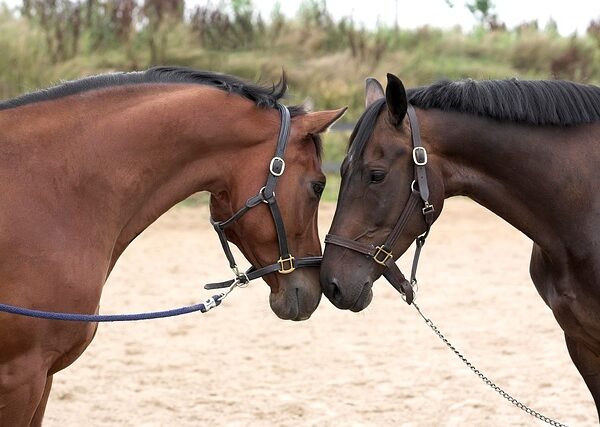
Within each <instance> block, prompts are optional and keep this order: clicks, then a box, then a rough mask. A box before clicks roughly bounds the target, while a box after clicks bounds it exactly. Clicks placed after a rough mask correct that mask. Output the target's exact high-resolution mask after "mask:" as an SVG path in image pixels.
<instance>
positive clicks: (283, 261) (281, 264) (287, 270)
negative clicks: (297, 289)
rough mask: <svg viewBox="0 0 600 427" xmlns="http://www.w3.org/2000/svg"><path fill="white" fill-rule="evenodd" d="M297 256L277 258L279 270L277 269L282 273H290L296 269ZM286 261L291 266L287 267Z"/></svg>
mask: <svg viewBox="0 0 600 427" xmlns="http://www.w3.org/2000/svg"><path fill="white" fill-rule="evenodd" d="M295 259H296V258H294V257H293V256H291V255H290V256H288V257H287V258H285V259H284V258H281V257H279V259H278V260H277V263H278V264H279V270H277V271H278V272H279V273H281V274H290V273H291V272H292V271H294V270H295V269H296V266H295V265H294V260H295ZM286 263H289V264H288V265H289V268H285V267H286Z"/></svg>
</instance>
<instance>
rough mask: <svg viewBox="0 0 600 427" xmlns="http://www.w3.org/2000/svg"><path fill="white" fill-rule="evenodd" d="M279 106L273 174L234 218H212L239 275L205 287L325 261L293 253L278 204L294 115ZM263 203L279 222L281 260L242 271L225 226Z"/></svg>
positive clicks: (228, 259)
mask: <svg viewBox="0 0 600 427" xmlns="http://www.w3.org/2000/svg"><path fill="white" fill-rule="evenodd" d="M277 108H278V110H279V113H280V115H281V126H280V128H279V136H278V138H277V146H276V148H275V155H274V156H273V158H272V159H271V162H270V163H269V175H268V176H267V182H266V183H265V186H264V187H262V188H261V189H260V190H259V191H258V193H257V194H256V195H254V196H252V197H250V198H249V199H248V200H247V201H246V203H245V204H244V206H243V207H242V208H240V209H239V210H238V211H237V212H236V213H234V214H233V215H232V216H231V218H229V219H227V220H225V221H216V220H214V219H212V218H211V219H210V222H211V224H212V226H213V227H214V229H215V231H216V232H217V234H218V235H219V241H220V242H221V246H222V247H223V252H224V253H225V257H227V261H229V267H230V268H231V270H232V271H233V274H234V275H235V278H234V279H231V280H227V281H224V282H219V283H209V284H207V285H204V288H205V289H219V288H227V287H229V286H231V285H233V283H235V282H237V283H238V284H239V285H242V286H243V285H246V284H248V283H249V282H250V281H251V280H255V279H258V278H260V277H263V276H266V275H267V274H271V273H275V272H277V273H280V274H289V273H291V272H293V271H294V270H295V269H296V268H302V267H318V266H319V265H320V264H321V258H322V257H320V256H309V257H302V258H296V257H294V256H292V254H290V251H289V249H288V243H287V235H286V233H285V226H284V225H283V218H282V217H281V211H280V210H279V205H278V204H277V198H276V196H275V187H276V185H277V179H278V178H279V177H280V176H281V175H283V172H284V171H285V160H284V157H285V149H286V148H287V143H288V139H289V136H290V128H291V117H290V112H289V110H288V109H287V107H286V106H284V105H281V104H277ZM261 203H266V204H267V205H268V206H269V210H270V211H271V216H272V217H273V224H274V225H275V231H276V233H277V243H278V245H279V259H278V260H277V261H276V262H274V263H273V264H270V265H267V266H265V267H258V268H257V267H254V266H252V267H250V268H249V269H248V270H247V271H245V272H243V271H240V270H239V268H238V265H237V262H236V261H235V258H234V257H233V253H232V252H231V248H230V247H229V242H228V240H227V237H226V236H225V229H226V228H227V227H228V226H230V225H232V224H233V223H235V222H236V221H237V220H239V219H240V218H241V217H242V216H244V215H245V214H246V212H248V211H249V210H250V209H252V208H253V207H255V206H258V205H260V204H261Z"/></svg>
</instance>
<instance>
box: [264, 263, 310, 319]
mask: <svg viewBox="0 0 600 427" xmlns="http://www.w3.org/2000/svg"><path fill="white" fill-rule="evenodd" d="M296 273H300V272H295V273H293V274H296ZM311 279H312V280H311ZM320 300H321V288H320V285H319V282H318V274H317V275H315V277H307V275H305V274H303V275H301V276H300V275H299V276H296V277H295V278H293V277H292V276H289V277H286V278H285V279H280V278H279V286H278V287H277V292H273V291H271V294H270V295H269V304H270V305H271V310H273V312H274V313H275V314H276V315H277V317H279V318H280V319H283V320H294V321H300V320H307V319H308V318H310V316H311V315H312V314H313V312H314V311H315V310H316V309H317V307H318V305H319V302H320Z"/></svg>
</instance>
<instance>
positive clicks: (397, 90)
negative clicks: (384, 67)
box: [385, 73, 408, 126]
mask: <svg viewBox="0 0 600 427" xmlns="http://www.w3.org/2000/svg"><path fill="white" fill-rule="evenodd" d="M385 101H386V102H387V107H388V113H389V117H390V122H391V123H392V124H393V125H394V126H398V125H399V124H400V123H402V120H404V116H406V109H407V108H408V98H407V97H406V90H405V89H404V85H403V84H402V81H401V80H400V79H399V78H398V77H396V76H395V75H393V74H391V73H388V75H387V87H386V88H385Z"/></svg>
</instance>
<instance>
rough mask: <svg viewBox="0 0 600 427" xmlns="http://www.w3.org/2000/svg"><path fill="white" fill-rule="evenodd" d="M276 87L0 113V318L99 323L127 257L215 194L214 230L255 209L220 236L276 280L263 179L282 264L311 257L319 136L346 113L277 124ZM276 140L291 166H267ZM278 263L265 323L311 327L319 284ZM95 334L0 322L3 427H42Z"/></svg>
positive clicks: (233, 80)
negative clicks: (184, 210) (54, 391)
mask: <svg viewBox="0 0 600 427" xmlns="http://www.w3.org/2000/svg"><path fill="white" fill-rule="evenodd" d="M286 87H287V85H286V80H285V75H283V77H282V79H281V81H280V82H279V83H278V84H275V85H273V86H271V87H269V86H262V85H258V84H251V83H247V82H245V81H243V80H241V79H239V78H237V77H233V76H229V75H225V74H220V73H212V72H208V71H197V70H191V69H184V68H174V67H160V68H154V69H150V70H147V71H144V72H133V73H115V74H107V75H100V76H94V77H89V78H84V79H82V80H77V81H73V82H66V83H63V84H61V85H58V86H55V87H53V88H50V89H47V90H44V91H39V92H34V93H30V94H26V95H23V96H21V97H18V98H15V99H12V100H8V101H4V102H2V103H0V129H2V131H1V132H0V186H1V189H2V191H1V194H2V206H3V209H2V211H1V213H0V224H1V225H2V230H3V234H2V236H3V237H2V239H1V243H0V254H1V261H0V302H1V303H3V304H11V305H15V306H23V307H27V308H32V309H38V310H48V311H55V312H71V313H90V314H93V313H97V312H98V304H99V301H100V295H101V292H102V287H103V285H104V283H105V281H106V279H107V277H108V275H109V274H110V272H111V270H112V269H113V267H114V265H115V263H116V262H117V260H118V259H119V256H120V255H121V254H122V253H123V251H124V250H125V249H126V248H127V246H128V245H129V244H130V243H131V242H132V240H134V239H135V237H136V236H137V235H138V234H140V233H141V232H142V231H143V230H144V229H145V228H146V227H148V225H150V224H151V223H152V222H153V221H155V220H156V219H157V218H158V217H159V216H160V215H162V214H163V213H164V212H166V211H167V210H168V209H169V208H170V207H172V206H173V205H175V204H176V203H178V202H179V201H181V200H183V199H185V198H186V197H188V196H190V195H191V194H193V193H196V192H198V191H208V192H210V194H211V196H210V209H211V214H212V216H213V218H216V219H218V220H221V221H222V220H226V218H228V217H230V216H232V215H233V214H234V213H235V212H236V211H237V210H238V209H240V208H241V207H244V206H245V205H246V204H247V200H248V198H249V197H251V196H254V195H259V198H258V199H256V197H254V198H253V199H256V200H257V201H258V203H255V204H256V207H255V208H253V209H249V210H248V212H247V214H246V215H244V216H243V217H241V218H239V220H238V221H236V222H235V223H233V224H231V226H230V227H227V228H226V229H225V231H224V233H223V235H225V236H226V237H227V238H228V239H229V240H231V241H232V242H233V243H235V244H236V245H237V246H238V247H239V248H240V250H241V251H242V253H243V254H244V255H245V257H246V258H247V259H248V260H249V261H250V262H251V264H252V265H253V266H254V267H256V268H260V267H262V266H265V265H267V264H270V263H271V262H272V261H273V260H275V259H277V255H278V254H279V248H278V238H279V237H280V236H279V235H276V234H275V227H274V219H273V218H272V217H271V213H270V212H269V208H270V207H271V198H273V199H274V194H271V196H268V197H267V196H265V194H264V193H265V190H264V189H263V190H262V191H261V186H264V185H265V181H266V180H267V176H268V175H269V176H270V174H271V175H273V174H275V175H277V176H278V177H279V183H278V185H277V202H278V206H279V207H280V219H282V222H283V225H284V226H285V230H286V234H287V237H288V238H289V241H288V242H287V243H288V244H289V250H290V253H291V254H293V255H295V256H296V257H303V256H319V255H320V254H321V246H320V242H319V238H318V233H317V207H318V202H319V197H320V195H321V192H322V190H323V187H324V185H325V176H324V175H323V172H322V171H321V161H320V152H321V142H320V138H319V134H320V133H321V132H323V131H324V130H325V129H327V128H328V127H329V126H330V125H331V124H332V123H333V122H334V121H335V120H337V119H338V118H339V117H340V116H341V114H342V113H343V112H344V109H341V110H336V111H320V112H308V111H306V110H305V108H304V107H302V106H294V107H290V108H289V110H288V109H286V108H282V107H281V104H280V103H279V101H280V99H281V98H282V97H283V96H284V94H285V91H286ZM286 111H289V116H284V113H285V112H286ZM286 114H287V113H286ZM285 117H288V120H283V119H284V118H285ZM283 124H287V127H286V129H285V130H286V132H289V136H288V134H287V133H286V134H285V137H286V138H285V139H286V142H287V149H286V151H285V162H284V161H283V159H281V158H278V159H275V160H274V157H273V156H274V153H276V146H277V147H279V145H280V144H279V142H280V140H281V138H280V133H281V132H282V131H281V128H282V126H283ZM281 157H283V156H281ZM274 165H275V166H274ZM274 167H276V168H277V170H276V172H274ZM284 169H285V173H283V172H284ZM280 175H281V176H280ZM267 182H270V181H267ZM268 185H270V184H268ZM271 190H273V191H272V193H273V192H274V187H273V188H271ZM261 197H263V198H268V199H269V200H266V199H265V200H262V199H261ZM269 197H270V198H269ZM263 201H264V202H265V203H262V202H263ZM286 261H288V263H287V264H286V265H285V270H286V271H285V272H286V273H287V272H290V273H291V274H285V275H284V274H268V275H266V276H265V277H264V280H265V281H266V282H267V284H268V285H269V286H270V290H271V293H270V298H269V300H270V305H271V308H272V310H273V311H274V312H275V314H276V315H277V316H279V317H281V318H282V319H291V320H303V319H307V318H308V317H309V316H310V315H311V313H312V312H313V311H314V310H315V309H316V307H317V305H318V304H319V300H320V296H321V288H320V284H319V275H318V270H317V268H303V269H299V270H296V271H293V272H292V271H291V270H293V265H292V264H290V263H293V260H291V258H290V259H289V260H286ZM282 269H283V267H282ZM96 328H97V323H80V322H74V323H73V322H62V321H52V320H40V319H32V318H28V317H21V316H16V315H12V314H6V313H0V343H1V345H0V426H2V427H6V426H11V427H15V426H28V425H40V424H41V422H42V418H43V414H44V410H45V407H46V403H47V399H48V395H49V393H50V388H51V385H52V378H53V375H54V374H55V373H56V372H58V371H60V370H61V369H64V368H65V367H67V366H68V365H70V364H71V363H73V362H74V361H75V360H76V359H77V358H78V357H79V356H80V355H81V354H82V352H83V351H84V350H85V348H86V347H87V346H88V345H89V344H90V342H91V341H92V338H93V336H94V334H95V331H96Z"/></svg>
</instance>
